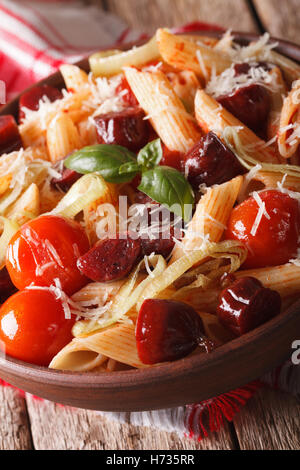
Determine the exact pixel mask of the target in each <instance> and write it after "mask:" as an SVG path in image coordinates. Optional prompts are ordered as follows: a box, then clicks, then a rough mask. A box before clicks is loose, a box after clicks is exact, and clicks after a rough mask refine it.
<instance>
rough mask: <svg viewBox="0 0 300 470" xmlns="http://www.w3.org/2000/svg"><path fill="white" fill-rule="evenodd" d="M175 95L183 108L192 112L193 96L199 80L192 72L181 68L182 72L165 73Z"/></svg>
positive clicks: (198, 86) (193, 105)
mask: <svg viewBox="0 0 300 470" xmlns="http://www.w3.org/2000/svg"><path fill="white" fill-rule="evenodd" d="M167 77H168V80H169V81H170V83H171V85H172V87H173V89H174V91H175V93H176V95H177V96H178V98H180V99H181V101H182V103H183V104H184V107H185V109H186V110H187V111H188V112H189V113H194V107H195V96H196V93H197V90H198V88H200V82H199V80H198V78H197V76H196V74H195V73H194V72H191V71H189V70H183V71H182V72H177V73H174V72H170V73H168V74H167Z"/></svg>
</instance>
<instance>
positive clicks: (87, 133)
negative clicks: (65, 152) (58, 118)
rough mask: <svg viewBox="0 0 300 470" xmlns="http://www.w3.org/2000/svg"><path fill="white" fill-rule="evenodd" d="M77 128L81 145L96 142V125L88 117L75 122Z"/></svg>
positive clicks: (94, 143)
mask: <svg viewBox="0 0 300 470" xmlns="http://www.w3.org/2000/svg"><path fill="white" fill-rule="evenodd" d="M77 128H78V132H79V137H80V141H81V144H82V146H84V147H86V146H88V145H96V144H97V143H98V140H97V132H96V127H95V125H94V124H93V123H91V121H90V120H89V118H87V119H84V120H83V121H80V122H79V123H78V124H77Z"/></svg>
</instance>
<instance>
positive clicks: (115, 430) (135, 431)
mask: <svg viewBox="0 0 300 470" xmlns="http://www.w3.org/2000/svg"><path fill="white" fill-rule="evenodd" d="M26 399H27V405H28V412H29V416H30V421H31V430H32V438H33V442H34V446H35V448H36V449H39V450H54V449H56V450H112V449H113V450H142V449H148V450H165V449H170V450H172V449H173V450H178V449H180V450H198V449H199V450H201V449H218V450H219V449H226V450H229V449H233V448H234V442H233V440H232V439H231V437H230V433H229V431H228V429H227V428H226V429H225V430H223V431H221V432H220V433H219V434H214V435H212V436H211V437H209V438H208V439H205V440H204V441H203V442H201V443H198V442H196V441H194V440H191V439H188V438H184V437H183V438H180V437H178V436H177V434H175V433H173V434H170V433H167V432H159V431H156V430H153V429H149V428H142V427H135V426H131V425H127V424H119V423H115V422H112V421H109V420H107V419H106V418H103V417H102V416H100V414H99V413H97V412H93V411H85V410H79V409H75V408H69V407H62V406H60V405H55V404H54V403H50V402H47V401H44V402H41V401H38V400H35V399H34V398H33V397H32V396H30V395H27V397H26Z"/></svg>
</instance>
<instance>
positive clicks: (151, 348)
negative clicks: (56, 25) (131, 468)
mask: <svg viewBox="0 0 300 470" xmlns="http://www.w3.org/2000/svg"><path fill="white" fill-rule="evenodd" d="M275 47H276V44H273V43H272V42H271V43H270V42H269V38H268V36H264V37H262V38H260V39H259V40H258V41H256V42H254V43H251V44H249V45H248V46H244V47H242V46H239V45H238V44H236V43H235V42H234V39H233V37H232V36H231V34H230V33H226V34H224V36H223V37H222V38H221V39H219V40H217V39H212V38H210V37H203V36H201V37H200V36H185V35H173V34H171V33H170V32H169V31H168V30H165V29H160V30H158V31H157V33H156V35H155V37H154V38H153V39H152V40H151V41H150V42H149V43H147V44H145V45H144V46H141V47H137V48H133V49H132V50H130V51H126V52H121V51H117V50H114V51H108V52H106V53H97V54H94V55H92V56H91V57H90V67H91V71H90V73H86V72H85V71H84V70H81V69H80V68H79V67H77V66H75V65H63V66H62V67H61V73H62V76H63V79H64V82H65V87H66V88H65V89H63V90H58V89H56V88H53V87H51V86H50V85H37V86H35V87H33V88H32V89H30V90H29V91H27V92H25V93H24V94H23V95H22V96H21V98H20V100H19V115H18V123H17V122H16V120H15V118H14V117H13V116H1V117H0V152H1V158H0V192H1V194H0V212H1V222H2V235H1V238H0V266H1V268H2V269H1V271H0V285H1V302H2V306H1V309H0V340H1V344H2V345H3V346H4V348H5V352H6V354H7V355H8V356H11V357H14V358H17V359H21V360H23V361H26V362H29V363H32V364H37V365H41V366H46V367H50V368H54V369H62V370H72V371H80V372H83V371H95V372H99V373H101V372H105V371H111V372H113V371H115V370H122V369H124V368H145V367H151V366H154V365H159V364H161V363H164V362H169V361H176V360H178V359H180V358H183V357H187V356H188V355H191V354H202V355H205V354H209V353H210V352H211V351H213V350H214V349H215V348H217V347H218V346H220V345H221V344H224V343H225V342H228V341H231V340H232V339H233V338H235V337H237V336H241V335H244V334H246V333H248V332H249V331H251V330H253V329H255V328H257V327H258V326H260V325H261V324H263V323H265V322H267V321H268V320H270V319H271V318H273V317H274V316H276V315H279V314H280V313H281V311H283V310H284V309H285V308H286V306H287V305H289V304H290V303H292V302H293V301H294V300H295V298H296V297H297V296H299V293H300V282H299V279H300V276H299V274H300V258H299V234H300V212H299V198H300V166H299V149H298V147H299V142H300V133H299V122H300V114H299V112H300V108H299V105H300V99H299V96H300V81H299V78H300V67H299V66H298V65H297V64H296V63H294V62H292V61H291V60H289V59H287V58H285V57H283V56H281V55H280V54H278V53H277V52H276V51H275V50H274V48H275Z"/></svg>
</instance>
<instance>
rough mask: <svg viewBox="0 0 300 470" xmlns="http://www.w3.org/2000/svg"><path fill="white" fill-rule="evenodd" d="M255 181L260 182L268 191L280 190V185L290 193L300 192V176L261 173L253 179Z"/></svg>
mask: <svg viewBox="0 0 300 470" xmlns="http://www.w3.org/2000/svg"><path fill="white" fill-rule="evenodd" d="M253 180H255V181H260V182H261V183H263V184H264V185H265V187H266V188H267V189H272V188H274V189H278V187H279V186H280V185H282V187H283V188H285V189H287V190H290V191H297V192H300V175H299V177H297V176H292V175H284V176H283V175H282V173H275V172H272V171H270V172H268V171H259V172H258V173H256V174H255V176H254V177H253Z"/></svg>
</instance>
